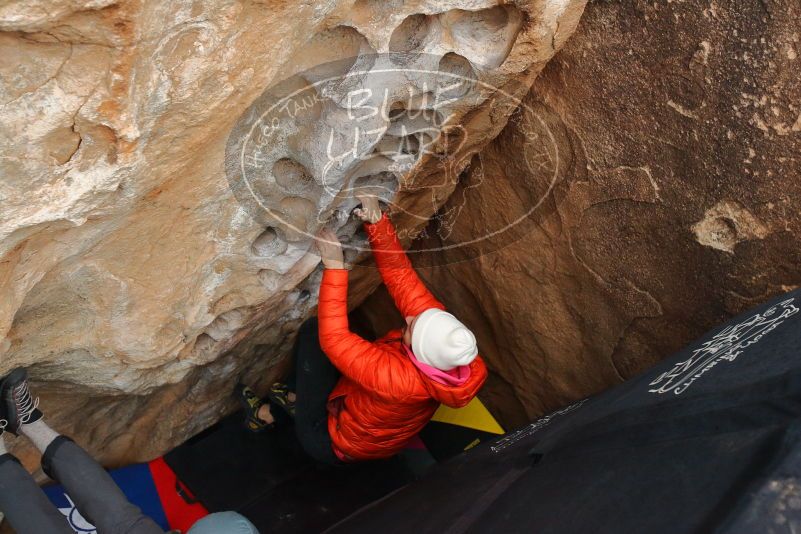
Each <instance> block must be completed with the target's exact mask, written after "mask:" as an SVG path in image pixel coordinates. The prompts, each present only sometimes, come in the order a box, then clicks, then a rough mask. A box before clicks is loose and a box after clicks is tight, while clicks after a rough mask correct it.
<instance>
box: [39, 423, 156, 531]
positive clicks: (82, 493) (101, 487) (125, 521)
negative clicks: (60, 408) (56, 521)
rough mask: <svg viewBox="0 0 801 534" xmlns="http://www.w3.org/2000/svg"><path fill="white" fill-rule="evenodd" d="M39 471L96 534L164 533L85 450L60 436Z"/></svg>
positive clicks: (49, 449) (49, 450)
mask: <svg viewBox="0 0 801 534" xmlns="http://www.w3.org/2000/svg"><path fill="white" fill-rule="evenodd" d="M42 470H43V471H44V472H45V473H46V474H47V476H49V477H50V478H52V479H53V480H57V481H58V482H59V483H60V484H61V485H62V486H64V490H65V491H66V492H67V495H69V496H70V498H71V499H72V501H73V502H74V503H75V507H76V508H77V509H78V510H79V511H80V512H81V515H82V516H83V517H84V518H85V519H86V520H87V521H89V522H90V523H92V524H93V525H94V526H95V527H97V532H98V533H99V534H164V531H163V530H162V529H161V527H159V526H158V525H157V524H156V522H155V521H153V520H152V519H151V518H149V517H147V516H146V515H144V514H142V511H141V510H140V509H139V508H138V507H137V506H134V505H133V504H131V503H130V502H129V501H128V498H127V497H126V496H125V494H124V493H123V492H122V490H120V488H119V486H117V484H116V483H115V482H114V480H113V479H112V478H111V476H110V475H109V474H108V473H107V472H106V470H105V469H103V468H102V467H101V466H100V464H98V463H97V462H96V461H95V460H94V458H92V457H91V456H89V454H87V452H86V451H84V450H83V449H82V448H80V447H79V446H78V445H76V444H75V443H73V442H72V441H71V440H69V439H68V438H66V437H64V436H59V437H58V438H56V439H55V441H53V443H51V444H50V445H49V446H48V447H47V449H46V450H45V453H44V455H43V456H42Z"/></svg>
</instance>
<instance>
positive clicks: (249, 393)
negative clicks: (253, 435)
mask: <svg viewBox="0 0 801 534" xmlns="http://www.w3.org/2000/svg"><path fill="white" fill-rule="evenodd" d="M235 393H236V398H237V399H238V400H239V403H240V404H241V405H242V409H243V410H244V411H245V419H244V425H245V428H247V429H248V430H250V431H251V432H262V431H263V430H267V429H269V428H273V427H274V426H275V423H274V422H273V423H268V422H267V421H264V420H263V419H260V418H259V415H258V414H259V409H260V408H261V407H262V406H264V405H265V404H266V403H265V402H264V401H262V400H261V399H260V398H259V396H258V395H256V392H254V391H253V390H252V389H250V388H249V387H247V386H246V385H245V384H237V385H236V390H235Z"/></svg>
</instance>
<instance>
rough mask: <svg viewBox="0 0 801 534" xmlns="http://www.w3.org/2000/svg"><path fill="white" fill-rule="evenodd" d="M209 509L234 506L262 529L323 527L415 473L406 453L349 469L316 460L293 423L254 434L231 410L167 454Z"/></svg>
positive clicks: (290, 530)
mask: <svg viewBox="0 0 801 534" xmlns="http://www.w3.org/2000/svg"><path fill="white" fill-rule="evenodd" d="M164 459H165V461H166V462H167V464H168V465H169V466H170V467H171V468H172V469H173V471H175V474H176V475H177V477H178V480H180V481H181V483H182V484H183V485H184V486H185V488H186V489H188V490H189V492H190V493H191V495H192V496H194V498H196V499H197V500H198V501H199V502H201V503H202V504H203V505H204V506H205V507H206V508H207V509H208V510H209V511H210V512H218V511H224V510H235V511H237V512H239V513H241V514H242V515H244V516H245V517H247V518H248V519H250V520H251V521H252V522H253V524H254V525H256V527H257V528H258V529H259V530H260V531H261V532H265V533H266V532H281V533H294V532H304V533H305V532H321V531H322V530H324V529H325V528H327V527H328V526H330V525H332V524H334V523H335V522H337V521H339V520H340V519H342V518H344V517H346V516H347V515H349V514H351V513H353V512H354V511H356V510H358V509H359V508H361V507H363V506H365V505H367V504H369V503H371V502H373V501H375V500H377V499H380V498H381V497H383V496H385V495H387V494H388V493H390V492H392V491H394V490H396V489H397V488H399V487H401V486H402V485H404V484H406V483H407V482H409V481H411V480H412V479H413V478H414V476H415V475H414V474H413V473H412V471H411V470H410V469H409V467H408V465H407V463H406V462H405V460H404V458H403V456H399V457H396V458H393V459H391V460H386V461H380V462H364V463H359V464H352V465H348V466H346V467H342V468H338V467H327V466H320V465H317V464H315V463H314V462H313V461H312V460H311V459H310V458H309V457H308V456H306V454H305V453H304V452H303V451H302V449H301V447H300V444H299V443H298V441H297V439H296V437H295V432H294V428H293V427H292V426H284V427H279V428H276V429H275V430H271V431H267V432H263V433H260V434H253V433H250V432H248V431H246V430H245V429H244V428H243V426H242V414H241V413H237V414H234V415H232V416H230V417H228V418H226V419H224V420H223V421H221V422H220V423H218V424H217V425H215V426H214V427H212V428H210V429H208V430H206V431H204V432H202V433H201V434H198V435H197V436H195V437H193V438H192V439H190V440H189V441H187V442H186V443H184V444H182V445H181V446H179V447H178V448H176V449H174V450H173V451H171V452H169V453H168V454H166V455H165V456H164Z"/></svg>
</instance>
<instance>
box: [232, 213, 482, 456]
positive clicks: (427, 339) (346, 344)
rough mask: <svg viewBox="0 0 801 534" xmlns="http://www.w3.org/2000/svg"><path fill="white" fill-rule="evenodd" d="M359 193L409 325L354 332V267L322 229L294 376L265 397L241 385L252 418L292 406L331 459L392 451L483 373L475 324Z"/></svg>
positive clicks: (307, 444)
mask: <svg viewBox="0 0 801 534" xmlns="http://www.w3.org/2000/svg"><path fill="white" fill-rule="evenodd" d="M360 200H361V201H362V209H359V210H357V211H356V214H357V215H358V216H359V217H360V218H361V219H362V220H363V221H365V226H366V229H367V233H368V236H369V238H370V244H371V246H372V249H373V255H374V256H375V260H376V263H377V265H378V270H379V272H380V273H381V277H382V278H383V280H384V284H385V285H386V287H387V289H388V290H389V293H390V295H392V298H393V299H394V301H395V305H396V306H397V308H398V310H399V311H400V312H401V314H402V315H403V316H404V317H405V319H406V326H405V328H404V329H403V330H393V331H390V332H389V333H387V334H386V335H385V336H384V337H382V338H381V339H379V340H377V341H375V342H370V341H367V340H365V339H363V338H361V337H360V336H358V335H356V334H354V333H353V332H351V331H350V329H349V327H348V315H347V314H348V306H347V294H348V271H347V270H346V269H345V265H344V260H343V256H342V249H341V245H340V243H339V241H338V239H337V237H336V234H334V233H333V232H331V231H330V230H324V231H323V232H322V233H321V234H320V237H319V239H318V249H319V251H320V255H321V257H322V260H323V265H324V267H325V271H324V273H323V279H322V283H321V285H320V304H319V310H318V318H317V319H316V320H315V319H312V320H310V321H308V322H307V323H305V324H304V325H303V326H302V327H301V329H300V332H299V334H298V340H297V344H296V351H295V354H296V358H297V362H296V378H295V380H296V384H294V387H293V386H292V385H290V386H284V385H282V384H276V385H275V386H273V388H272V389H271V391H270V394H269V398H270V403H269V404H266V403H264V404H263V403H262V402H261V401H260V400H259V399H258V398H257V397H256V396H255V395H254V394H253V392H252V391H250V390H249V389H248V388H244V387H242V388H241V389H240V395H241V398H242V401H243V403H244V404H245V407H246V408H247V410H246V412H247V413H248V414H249V415H248V419H247V421H248V426H249V427H251V428H252V429H254V430H257V429H258V428H259V427H261V426H269V425H270V424H272V423H273V421H274V420H275V419H276V417H278V412H286V413H288V414H289V415H291V416H293V417H294V418H295V425H296V429H297V434H298V438H299V439H300V442H301V444H302V445H303V447H304V449H305V450H306V452H308V453H309V454H310V455H311V456H312V457H314V458H315V459H317V460H319V461H322V462H325V463H340V462H350V461H356V460H368V459H377V458H387V457H390V456H392V455H394V454H396V453H397V452H399V451H400V450H402V449H403V448H404V446H405V445H406V444H407V443H408V442H409V440H410V439H412V438H413V437H414V436H416V435H417V434H418V433H419V432H420V430H421V429H422V428H423V427H424V426H425V425H426V423H428V421H429V420H430V419H431V416H432V415H433V414H434V412H435V411H436V409H437V407H438V406H439V404H440V403H444V404H446V405H448V406H451V407H454V408H459V407H462V406H465V405H467V404H468V403H469V402H470V400H471V399H472V398H473V397H475V395H476V393H477V392H478V390H479V389H480V388H481V386H482V385H483V383H484V381H485V380H486V377H487V369H486V367H485V365H484V362H483V361H482V360H481V358H480V357H479V356H478V351H477V348H476V340H475V337H474V336H473V334H472V332H470V330H468V329H467V327H465V326H464V325H463V324H462V323H461V322H459V321H458V320H457V319H456V318H455V317H454V316H453V315H451V314H449V313H448V312H446V311H444V306H443V305H442V304H441V303H440V302H439V301H437V299H436V298H434V296H433V295H432V294H431V293H430V292H429V291H428V289H427V288H426V287H425V285H423V283H422V281H421V280H420V278H419V277H418V276H417V274H416V273H415V272H414V270H413V269H412V265H411V262H410V261H409V259H408V258H407V257H406V254H405V252H404V251H403V249H402V248H401V245H400V242H399V241H398V238H397V236H396V234H395V230H394V228H393V226H392V223H391V222H390V221H389V219H388V218H387V216H386V215H383V216H382V214H381V211H380V208H379V206H378V201H377V200H376V199H375V198H360ZM318 336H319V337H318ZM321 349H322V350H321ZM332 364H333V365H332ZM295 393H296V395H295ZM275 408H282V409H283V410H276V409H275Z"/></svg>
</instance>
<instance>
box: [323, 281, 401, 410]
mask: <svg viewBox="0 0 801 534" xmlns="http://www.w3.org/2000/svg"><path fill="white" fill-rule="evenodd" d="M347 300H348V271H346V270H344V269H326V270H325V271H323V280H322V283H321V284H320V304H319V307H318V311H317V319H318V324H319V329H320V332H319V334H320V347H321V348H322V349H323V352H325V354H326V356H328V359H329V360H331V363H333V364H334V367H336V368H337V369H338V370H339V372H340V373H342V374H343V375H345V376H347V377H348V378H350V379H351V380H353V381H355V382H358V383H359V384H360V385H361V386H362V387H364V388H366V389H369V390H371V391H374V392H375V393H378V394H380V395H382V396H387V397H392V396H393V395H396V394H398V393H399V392H403V391H405V390H406V391H408V387H410V386H408V385H406V384H404V383H403V380H404V377H405V376H406V375H408V373H405V372H404V368H403V365H402V362H401V361H400V359H399V358H398V357H397V356H396V355H394V354H392V353H390V352H387V351H386V350H384V349H383V348H382V347H381V346H378V345H375V344H373V343H370V342H369V341H367V340H365V339H364V338H362V337H360V336H358V335H356V334H354V333H353V332H351V331H350V327H349V325H348V304H347ZM387 377H395V380H394V381H393V380H387Z"/></svg>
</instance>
